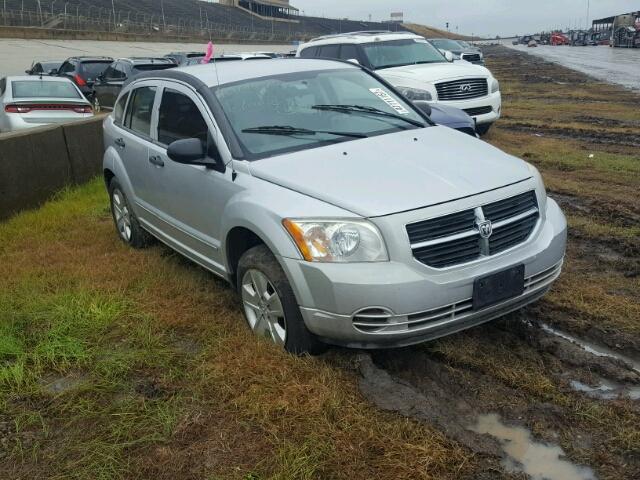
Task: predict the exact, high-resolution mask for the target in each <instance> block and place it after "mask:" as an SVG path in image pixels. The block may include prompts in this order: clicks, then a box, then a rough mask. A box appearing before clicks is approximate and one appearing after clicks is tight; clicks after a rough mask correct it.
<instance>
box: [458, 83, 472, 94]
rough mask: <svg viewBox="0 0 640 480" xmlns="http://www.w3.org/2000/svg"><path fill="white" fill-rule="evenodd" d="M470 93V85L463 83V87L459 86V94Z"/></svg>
mask: <svg viewBox="0 0 640 480" xmlns="http://www.w3.org/2000/svg"><path fill="white" fill-rule="evenodd" d="M470 91H471V84H470V83H465V84H463V85H460V92H461V93H467V92H470Z"/></svg>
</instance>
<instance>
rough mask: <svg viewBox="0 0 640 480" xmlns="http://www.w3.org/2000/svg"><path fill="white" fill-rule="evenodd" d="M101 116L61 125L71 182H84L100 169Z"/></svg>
mask: <svg viewBox="0 0 640 480" xmlns="http://www.w3.org/2000/svg"><path fill="white" fill-rule="evenodd" d="M102 121H103V117H101V118H92V119H90V120H83V121H81V122H75V123H69V124H66V125H63V126H62V131H63V133H64V138H65V142H66V144H67V154H68V157H69V164H70V166H71V173H72V176H73V182H74V183H76V184H78V183H84V182H86V181H88V180H90V179H91V178H93V177H95V176H96V175H97V174H98V173H100V172H101V171H102V156H103V154H104V141H103V137H102Z"/></svg>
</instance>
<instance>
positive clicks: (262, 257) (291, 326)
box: [237, 245, 324, 354]
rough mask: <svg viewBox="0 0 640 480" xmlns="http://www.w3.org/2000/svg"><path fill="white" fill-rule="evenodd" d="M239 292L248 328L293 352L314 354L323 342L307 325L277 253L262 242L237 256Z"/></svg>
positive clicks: (321, 346)
mask: <svg viewBox="0 0 640 480" xmlns="http://www.w3.org/2000/svg"><path fill="white" fill-rule="evenodd" d="M237 287H238V292H239V293H240V296H241V297H242V304H243V307H244V315H245V318H246V320H247V323H248V324H249V327H250V328H251V330H252V331H253V332H254V333H255V334H256V335H258V336H261V337H266V338H267V339H269V340H270V341H272V342H273V343H275V344H276V345H278V346H280V347H282V348H284V349H285V350H287V351H288V352H290V353H294V354H303V353H310V354H317V353H321V352H322V351H323V350H324V348H323V344H322V343H321V342H320V341H319V340H318V339H317V338H316V337H315V336H314V335H313V334H312V333H311V332H310V331H309V330H308V329H307V327H306V325H305V324H304V320H303V318H302V314H301V313H300V308H299V307H298V302H297V301H296V298H295V295H294V293H293V290H292V288H291V285H290V284H289V280H288V279H287V277H286V275H285V273H284V271H283V270H282V267H281V266H280V264H279V263H278V260H277V259H276V257H275V256H274V255H273V253H271V251H270V250H269V249H268V248H267V247H266V246H265V245H259V246H257V247H254V248H252V249H250V250H248V251H247V252H245V254H244V255H243V256H242V258H240V262H239V264H238V285H237Z"/></svg>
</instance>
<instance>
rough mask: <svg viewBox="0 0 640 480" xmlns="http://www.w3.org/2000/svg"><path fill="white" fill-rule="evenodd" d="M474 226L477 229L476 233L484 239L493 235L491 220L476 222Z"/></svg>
mask: <svg viewBox="0 0 640 480" xmlns="http://www.w3.org/2000/svg"><path fill="white" fill-rule="evenodd" d="M476 226H477V227H478V232H480V236H481V237H482V238H484V239H487V238H489V237H490V236H491V234H492V233H493V225H491V220H484V221H482V222H477V223H476Z"/></svg>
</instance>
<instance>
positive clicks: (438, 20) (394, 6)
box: [291, 0, 640, 36]
mask: <svg viewBox="0 0 640 480" xmlns="http://www.w3.org/2000/svg"><path fill="white" fill-rule="evenodd" d="M291 4H292V5H293V6H295V7H298V8H299V9H300V10H303V11H304V13H305V14H306V15H314V16H324V17H334V18H344V17H347V18H352V19H358V20H367V19H368V18H369V15H371V17H372V19H373V20H387V19H388V18H389V14H390V13H391V12H392V11H393V12H396V11H398V12H404V18H405V21H411V22H415V23H422V24H425V25H429V26H433V27H438V28H445V24H446V22H449V24H450V29H451V30H452V31H455V28H456V26H458V28H459V32H460V33H465V34H471V33H475V34H476V35H477V34H481V35H490V36H495V35H504V36H507V35H514V34H520V35H524V34H526V33H536V32H539V31H542V30H549V29H551V28H556V27H563V28H565V27H567V26H570V27H572V28H574V27H576V26H578V27H584V26H585V25H586V23H587V0H291ZM590 4H591V5H590V7H591V8H590V13H589V17H590V21H591V20H593V19H594V18H602V17H609V16H611V15H618V14H620V13H626V12H630V11H635V10H638V9H640V0H591V1H590Z"/></svg>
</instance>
